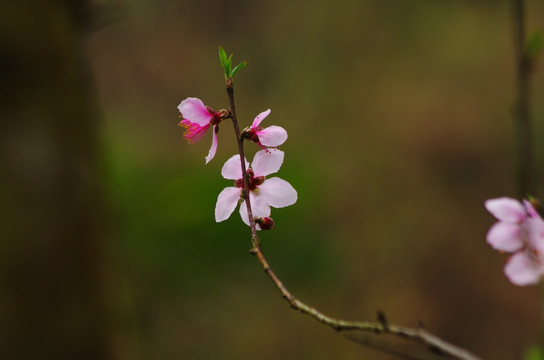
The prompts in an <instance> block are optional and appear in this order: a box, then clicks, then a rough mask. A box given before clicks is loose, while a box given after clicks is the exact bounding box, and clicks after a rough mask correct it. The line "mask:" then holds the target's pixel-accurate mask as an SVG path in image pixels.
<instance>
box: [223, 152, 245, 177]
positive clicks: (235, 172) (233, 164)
mask: <svg viewBox="0 0 544 360" xmlns="http://www.w3.org/2000/svg"><path fill="white" fill-rule="evenodd" d="M244 160H245V159H244ZM245 163H246V169H247V168H248V167H249V163H248V162H247V160H245ZM221 175H222V176H223V177H224V178H225V179H229V180H238V179H241V178H242V166H241V164H240V155H238V154H236V155H232V157H231V158H230V159H228V160H227V162H225V165H223V168H222V169H221Z"/></svg>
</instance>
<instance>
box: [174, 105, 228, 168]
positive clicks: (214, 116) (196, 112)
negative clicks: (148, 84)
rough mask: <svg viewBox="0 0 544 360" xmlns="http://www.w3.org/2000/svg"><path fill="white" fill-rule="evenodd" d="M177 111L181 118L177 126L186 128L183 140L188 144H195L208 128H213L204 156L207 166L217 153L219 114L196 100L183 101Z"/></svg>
mask: <svg viewBox="0 0 544 360" xmlns="http://www.w3.org/2000/svg"><path fill="white" fill-rule="evenodd" d="M178 109H179V111H180V113H181V116H182V117H183V119H182V120H181V121H180V122H179V126H184V127H185V128H186V130H185V133H184V134H183V138H184V139H185V140H187V141H188V142H189V144H193V143H196V142H197V141H198V140H200V139H201V138H202V136H204V134H205V133H206V131H208V129H209V128H210V126H213V136H212V146H211V148H210V152H209V153H208V156H206V164H207V163H208V162H210V160H211V159H213V157H214V156H215V153H216V152H217V132H218V131H219V126H218V125H219V123H220V122H221V113H220V112H216V111H213V110H212V108H210V107H209V106H206V105H204V103H203V102H202V100H200V99H197V98H187V99H185V100H183V101H182V102H181V104H179V106H178Z"/></svg>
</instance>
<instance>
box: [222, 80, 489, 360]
mask: <svg viewBox="0 0 544 360" xmlns="http://www.w3.org/2000/svg"><path fill="white" fill-rule="evenodd" d="M226 88H227V94H228V97H229V102H230V112H231V119H232V123H233V125H234V131H235V133H236V140H237V141H238V151H239V153H240V163H241V167H242V173H243V180H244V191H243V192H242V196H243V198H244V200H245V202H246V206H247V212H248V217H249V222H250V229H251V242H252V247H251V250H250V253H251V254H253V255H255V257H256V258H257V259H258V260H259V262H260V263H261V265H262V267H263V269H264V271H265V272H266V274H267V275H268V277H270V279H271V280H272V282H273V283H274V285H275V286H276V287H277V288H278V290H279V291H280V292H281V295H282V296H283V298H284V299H285V300H287V302H288V303H289V305H291V308H293V309H295V310H298V311H300V312H301V313H303V314H307V315H309V316H311V317H313V318H314V319H316V320H317V321H319V322H321V323H323V324H325V325H327V326H330V327H331V328H333V329H334V330H336V331H368V332H373V333H375V334H390V335H394V336H398V337H401V338H404V339H408V340H411V341H413V342H416V343H421V344H424V345H426V347H427V350H428V352H430V353H432V354H444V355H449V356H451V357H453V358H454V359H461V360H480V358H478V357H477V356H475V355H473V354H471V353H470V352H468V351H467V350H465V349H462V348H460V347H458V346H455V345H453V344H450V343H448V342H446V341H444V340H442V339H440V338H439V337H437V336H436V335H433V334H431V333H430V332H428V331H426V330H424V329H422V328H421V327H419V328H408V327H404V326H398V325H393V324H389V323H388V322H387V320H386V317H385V315H384V314H382V315H381V316H380V317H379V318H380V321H379V322H366V321H361V322H359V321H349V320H340V319H336V318H333V317H330V316H328V315H325V314H323V313H322V312H320V311H319V310H317V309H315V308H313V307H311V306H309V305H306V304H305V303H303V302H302V301H300V300H298V299H297V298H295V296H294V295H293V294H291V292H289V290H288V289H287V288H286V287H285V286H284V285H283V283H282V282H281V280H280V279H279V278H278V277H277V276H276V274H275V273H274V271H272V268H271V267H270V265H269V264H268V261H267V260H266V258H265V256H264V253H263V251H262V248H261V241H260V239H259V236H258V235H257V229H256V226H255V220H254V219H253V213H252V211H251V203H250V201H249V183H248V176H247V173H246V165H245V157H244V146H243V141H244V139H243V138H242V136H241V134H240V128H239V126H238V119H237V118H236V110H235V106H234V89H233V81H232V78H228V79H227V82H226ZM381 349H382V350H384V348H383V347H381ZM388 351H389V352H394V351H393V350H391V349H389V350H388ZM411 358H412V359H422V360H424V359H428V358H429V357H411Z"/></svg>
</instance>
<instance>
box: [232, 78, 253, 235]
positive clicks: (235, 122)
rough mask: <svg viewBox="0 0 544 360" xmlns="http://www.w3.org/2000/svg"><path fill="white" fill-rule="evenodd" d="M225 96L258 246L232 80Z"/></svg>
mask: <svg viewBox="0 0 544 360" xmlns="http://www.w3.org/2000/svg"><path fill="white" fill-rule="evenodd" d="M225 85H226V88H227V95H228V96H229V102H230V113H231V115H230V116H231V119H232V125H233V126H234V132H235V133H236V141H237V142H238V152H239V153H240V166H241V167H242V178H243V180H244V190H243V192H242V194H243V198H244V200H245V202H246V207H247V216H248V218H249V227H250V229H251V241H252V242H253V244H257V245H258V244H259V243H260V240H259V237H258V236H257V228H256V227H255V220H254V219H253V212H252V211H251V202H250V200H249V181H248V177H247V172H246V162H245V156H244V138H242V136H241V134H240V127H239V126H238V118H237V117H236V107H235V106H234V87H233V85H234V84H233V80H232V78H230V77H229V78H228V79H227V82H226V84H225Z"/></svg>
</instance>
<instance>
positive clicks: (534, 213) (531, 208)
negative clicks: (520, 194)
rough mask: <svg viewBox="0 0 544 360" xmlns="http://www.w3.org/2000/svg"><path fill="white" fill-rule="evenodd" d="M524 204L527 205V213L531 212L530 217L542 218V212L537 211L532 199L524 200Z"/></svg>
mask: <svg viewBox="0 0 544 360" xmlns="http://www.w3.org/2000/svg"><path fill="white" fill-rule="evenodd" d="M523 206H524V207H525V211H526V212H527V214H529V217H532V218H538V219H542V218H541V217H540V214H539V213H538V211H536V209H535V208H534V206H533V204H531V202H530V201H528V200H523Z"/></svg>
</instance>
